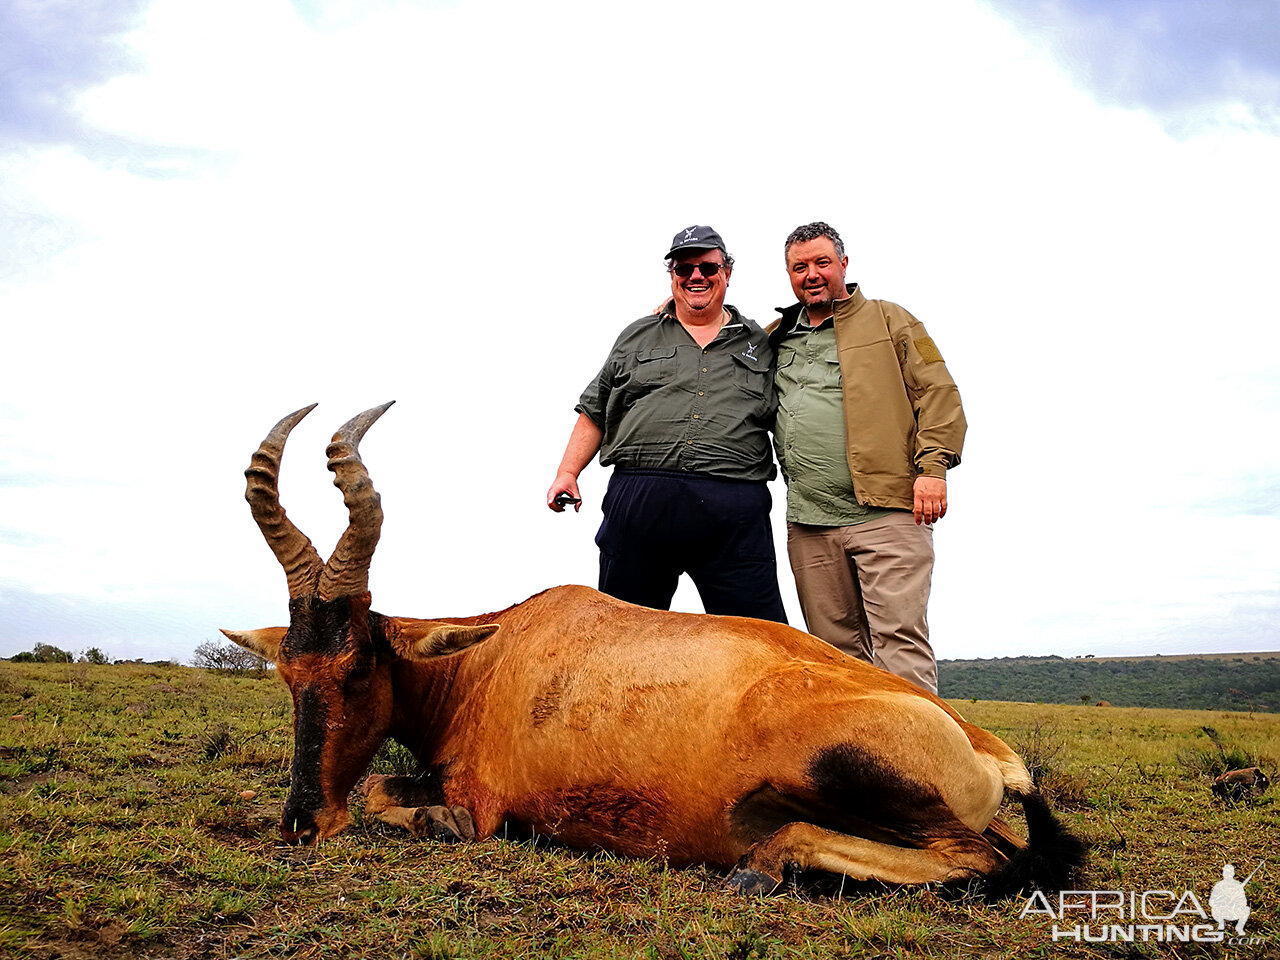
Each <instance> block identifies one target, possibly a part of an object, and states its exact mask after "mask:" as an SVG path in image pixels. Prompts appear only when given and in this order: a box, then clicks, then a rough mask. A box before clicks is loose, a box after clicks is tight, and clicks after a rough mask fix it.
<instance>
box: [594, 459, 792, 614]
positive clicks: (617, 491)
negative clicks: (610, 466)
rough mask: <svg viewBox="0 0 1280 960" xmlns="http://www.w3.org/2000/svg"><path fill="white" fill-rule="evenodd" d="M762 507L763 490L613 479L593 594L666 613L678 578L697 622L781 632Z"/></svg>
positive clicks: (644, 477)
mask: <svg viewBox="0 0 1280 960" xmlns="http://www.w3.org/2000/svg"><path fill="white" fill-rule="evenodd" d="M772 504H773V498H772V497H771V496H770V495H769V488H768V487H767V486H766V485H765V484H764V482H763V481H759V482H753V481H745V480H722V479H719V478H717V477H707V476H700V475H697V474H681V473H668V472H665V471H659V470H614V472H613V476H612V477H610V479H609V489H608V491H607V492H606V493H605V495H604V502H603V503H602V505H601V506H602V509H603V510H604V522H603V523H602V524H600V530H599V532H598V533H597V534H596V546H598V547H599V548H600V590H601V592H602V593H607V594H609V595H610V596H613V597H617V598H618V599H619V600H626V601H627V602H628V603H638V604H640V605H641V606H645V607H653V608H654V609H657V610H669V609H670V608H671V598H672V597H673V596H674V595H675V592H676V584H677V583H678V581H679V580H680V574H682V573H687V574H689V577H690V578H691V579H692V580H693V583H694V586H696V587H697V588H698V595H699V596H700V597H701V598H702V606H703V608H704V609H705V610H706V612H707V613H715V614H723V615H726V616H734V617H757V618H759V619H761V620H776V621H777V622H778V623H786V622H787V614H786V612H785V611H784V610H783V608H782V595H781V594H780V593H779V592H778V564H777V559H776V557H775V555H774V551H773V529H772V528H771V527H770V526H769V508H770V507H771V506H772Z"/></svg>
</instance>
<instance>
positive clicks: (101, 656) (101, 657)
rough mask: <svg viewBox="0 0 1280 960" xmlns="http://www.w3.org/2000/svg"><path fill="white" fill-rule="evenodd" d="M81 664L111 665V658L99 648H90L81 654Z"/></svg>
mask: <svg viewBox="0 0 1280 960" xmlns="http://www.w3.org/2000/svg"><path fill="white" fill-rule="evenodd" d="M80 662H81V663H93V664H104V663H110V662H111V658H110V657H108V656H107V655H106V654H105V653H103V652H102V651H101V650H99V649H98V648H97V647H90V648H89V649H88V650H86V651H85V652H84V653H82V654H80Z"/></svg>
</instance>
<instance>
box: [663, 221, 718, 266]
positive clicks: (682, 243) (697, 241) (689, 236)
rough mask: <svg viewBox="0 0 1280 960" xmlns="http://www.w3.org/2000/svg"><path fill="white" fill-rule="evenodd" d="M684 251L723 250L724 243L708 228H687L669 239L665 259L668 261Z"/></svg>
mask: <svg viewBox="0 0 1280 960" xmlns="http://www.w3.org/2000/svg"><path fill="white" fill-rule="evenodd" d="M684 250H722V251H724V253H726V254H728V252H729V251H728V250H725V247H724V241H723V240H721V239H720V234H718V233H716V232H715V231H714V230H712V229H711V228H710V227H699V226H694V227H687V228H686V229H684V230H681V231H680V232H679V233H677V234H676V235H675V236H674V237H672V238H671V249H670V250H668V251H667V256H666V259H668V260H670V259H671V258H672V257H674V256H675V255H676V254H677V253H680V252H681V251H684Z"/></svg>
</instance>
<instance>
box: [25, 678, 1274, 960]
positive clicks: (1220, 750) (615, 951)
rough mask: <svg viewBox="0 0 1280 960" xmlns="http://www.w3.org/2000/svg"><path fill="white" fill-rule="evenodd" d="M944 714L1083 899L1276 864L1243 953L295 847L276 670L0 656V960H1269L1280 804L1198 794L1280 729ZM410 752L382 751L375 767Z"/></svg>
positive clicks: (1188, 885) (516, 856)
mask: <svg viewBox="0 0 1280 960" xmlns="http://www.w3.org/2000/svg"><path fill="white" fill-rule="evenodd" d="M955 706H956V707H957V709H959V710H960V712H962V713H963V714H965V715H966V716H967V717H968V718H969V719H971V720H973V721H975V722H977V723H979V724H981V725H983V726H985V727H987V728H988V729H990V730H992V731H993V732H995V733H997V734H999V735H1000V736H1002V737H1004V738H1005V739H1006V740H1008V741H1009V742H1010V743H1011V744H1012V745H1014V746H1015V748H1018V749H1019V750H1020V751H1021V752H1022V753H1023V755H1024V757H1026V758H1027V759H1028V762H1029V765H1031V766H1032V767H1033V770H1035V771H1036V772H1037V773H1038V774H1039V775H1040V776H1041V778H1042V783H1043V786H1044V789H1045V791H1046V793H1047V794H1048V795H1049V796H1050V798H1051V800H1052V802H1053V804H1054V806H1055V807H1056V808H1057V809H1058V810H1059V811H1060V812H1061V815H1062V817H1063V819H1064V821H1065V822H1067V823H1068V824H1069V825H1070V826H1071V828H1072V829H1074V830H1076V831H1077V832H1079V833H1080V834H1082V835H1083V836H1085V837H1087V838H1088V839H1089V840H1090V841H1091V842H1092V843H1093V844H1094V849H1093V852H1092V854H1091V856H1090V860H1089V865H1088V875H1087V877H1086V882H1085V883H1084V884H1083V885H1082V886H1085V887H1088V888H1091V889H1101V890H1121V891H1136V892H1139V893H1140V892H1142V891H1146V890H1169V891H1174V892H1175V894H1176V895H1179V896H1180V895H1181V894H1182V892H1183V891H1185V890H1191V891H1193V892H1194V894H1195V896H1196V897H1197V898H1198V902H1199V903H1201V904H1202V905H1203V907H1204V909H1205V910H1206V911H1207V910H1208V909H1209V890H1210V888H1211V887H1212V885H1213V883H1214V882H1215V881H1216V880H1218V879H1220V878H1221V875H1222V867H1223V864H1224V863H1228V862H1230V863H1233V864H1235V865H1236V867H1237V869H1238V875H1239V877H1240V878H1241V879H1243V877H1244V876H1245V875H1246V874H1248V873H1249V872H1250V871H1252V870H1253V869H1254V868H1255V867H1257V866H1258V864H1259V862H1261V861H1263V860H1267V861H1268V862H1267V863H1266V865H1264V866H1263V867H1262V869H1261V870H1260V871H1258V873H1257V874H1256V876H1255V877H1254V879H1253V880H1252V882H1250V884H1249V885H1248V887H1247V894H1248V897H1249V903H1250V905H1251V906H1252V909H1253V914H1252V916H1251V918H1250V920H1249V923H1248V927H1247V929H1246V936H1247V937H1248V938H1250V939H1251V940H1253V941H1254V942H1251V943H1246V944H1242V945H1225V944H1222V945H1212V946H1203V945H1197V944H1183V943H1179V944H1167V943H1147V944H1142V943H1136V944H1114V945H1105V944H1077V943H1075V942H1074V941H1071V940H1066V941H1064V940H1059V941H1057V942H1056V943H1055V942H1054V940H1053V939H1052V935H1051V930H1052V926H1053V920H1051V919H1050V918H1048V917H1046V916H1043V915H1032V916H1028V917H1026V918H1020V913H1021V912H1022V909H1023V906H1024V904H1025V901H1024V900H1023V899H1021V898H1019V899H1017V900H1011V901H1007V902H1004V903H997V904H987V903H985V902H983V901H981V900H978V899H976V898H973V897H969V896H965V895H963V894H960V893H956V892H952V891H943V890H937V889H932V888H923V889H889V888H885V887H881V886H878V885H855V884H853V883H845V884H841V883H839V882H838V881H836V880H831V879H828V878H803V879H802V881H801V882H800V883H798V884H793V885H792V886H791V887H790V889H789V890H788V891H787V892H786V893H785V894H782V895H778V896H774V897H771V898H769V899H766V900H746V899H741V898H738V897H734V896H732V895H730V894H728V893H726V892H725V891H724V890H723V889H722V882H723V878H722V877H721V876H720V875H719V874H718V873H716V872H714V871H709V870H703V869H685V870H676V869H669V868H667V867H666V866H665V865H664V864H662V863H657V862H636V861H626V860H621V859H618V858H615V857H611V856H606V855H595V856H592V855H587V854H582V853H577V852H573V851H568V850H564V849H560V848H556V847H555V846H553V845H550V844H548V843H531V842H527V841H520V842H517V841H506V840H499V839H494V840H488V841H484V842H479V843H471V844H456V845H442V844H438V843H432V842H429V841H416V840H413V839H412V838H410V837H408V836H407V835H405V834H402V833H399V832H396V831H393V830H392V829H391V828H388V827H385V826H383V825H382V824H380V823H377V822H375V821H373V820H372V819H370V820H365V819H364V818H363V817H362V815H361V810H360V807H359V804H358V802H357V803H355V804H354V805H353V814H354V823H353V825H352V827H351V828H350V829H349V830H348V831H347V832H346V833H344V834H342V835H341V836H339V837H337V838H335V839H333V840H331V841H328V842H326V843H323V844H321V845H320V846H318V847H315V848H308V849H298V848H292V847H286V846H284V845H282V844H281V843H280V841H279V835H278V831H277V819H278V817H279V814H280V809H281V806H282V804H283V802H284V797H285V793H286V790H287V786H288V763H289V756H290V753H291V750H292V743H291V711H290V706H289V700H288V695H287V692H286V691H285V689H284V687H283V686H282V685H281V684H279V682H278V681H277V680H276V679H275V678H274V677H270V676H268V677H249V676H233V675H223V674H216V673H211V672H208V671H200V670H195V669H192V668H185V667H176V666H175V667H151V666H142V665H116V666H90V665H87V664H11V663H7V662H0V791H2V792H0V956H5V957H9V956H18V957H22V956H29V957H41V958H53V957H67V958H79V957H94V958H114V957H126V956H129V957H132V956H145V957H157V958H160V957H174V958H179V957H180V958H186V957H213V958H232V957H244V958H248V957H333V956H351V957H370V958H374V957H377V958H383V957H424V958H446V957H468V958H470V957H475V958H488V957H495V958H496V957H526V956H548V957H620V958H631V957H645V958H654V960H676V958H693V957H699V958H700V957H715V958H726V960H748V958H757V957H758V958H766V957H770V958H773V957H776V958H782V957H795V958H813V960H817V958H827V957H908V956H911V957H914V956H927V957H991V958H999V957H1011V956H1018V957H1023V958H1034V957H1100V956H1107V957H1144V956H1151V957H1198V956H1204V957H1210V956H1212V957H1223V956H1227V957H1277V956H1280V921H1278V920H1277V910H1278V909H1280V844H1278V843H1277V841H1278V840H1280V804H1277V803H1276V802H1275V796H1274V795H1273V793H1266V794H1264V795H1263V796H1262V797H1261V798H1260V799H1258V800H1255V801H1252V802H1244V803H1240V804H1235V805H1226V804H1223V803H1222V802H1220V801H1216V800H1215V799H1214V798H1213V797H1212V796H1211V794H1210V792H1209V775H1210V773H1211V772H1212V771H1213V770H1214V769H1215V767H1217V766H1220V765H1221V763H1222V762H1223V760H1224V758H1226V759H1233V760H1236V761H1239V760H1241V759H1254V760H1258V761H1261V762H1262V764H1263V766H1264V768H1265V769H1266V770H1267V773H1268V775H1270V776H1272V778H1273V779H1274V777H1275V774H1276V760H1277V758H1278V757H1280V715H1276V714H1258V715H1255V716H1252V717H1250V716H1248V715H1247V714H1243V713H1229V714H1228V713H1216V712H1196V711H1175V710H1143V709H1117V708H1105V707H1101V708H1100V707H1092V706H1088V707H1086V706H1044V705H1034V704H1012V703H987V702H969V701H961V702H957V703H956V704H955ZM1205 727H1209V728H1211V729H1212V730H1213V734H1214V737H1215V738H1216V741H1215V740H1212V739H1210V736H1209V735H1208V734H1206V733H1205V731H1204V729H1203V728H1205ZM406 760H407V758H406V757H405V756H404V752H403V751H402V750H400V749H399V748H394V749H388V748H384V751H383V754H381V755H380V756H379V758H378V759H377V760H376V761H375V768H376V769H381V770H385V771H391V770H401V769H403V768H404V766H405V764H406ZM1277 789H1280V788H1277ZM1085 919H1087V918H1085ZM1188 919H1189V918H1188V917H1186V916H1183V917H1182V918H1181V922H1186V921H1187V920H1188ZM1074 922H1075V921H1072V923H1074ZM1113 922H1114V921H1113ZM1139 922H1141V921H1139ZM1064 925H1068V924H1066V923H1065V922H1064Z"/></svg>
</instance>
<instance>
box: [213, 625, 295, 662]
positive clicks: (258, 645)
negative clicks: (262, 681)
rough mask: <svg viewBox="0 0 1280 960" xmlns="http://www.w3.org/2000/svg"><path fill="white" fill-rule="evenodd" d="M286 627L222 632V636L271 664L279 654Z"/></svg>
mask: <svg viewBox="0 0 1280 960" xmlns="http://www.w3.org/2000/svg"><path fill="white" fill-rule="evenodd" d="M288 629H289V628H288V627H263V628H262V629H261V630H223V631H222V635H223V636H224V637H226V638H227V639H228V640H230V641H232V642H233V643H238V644H240V646H242V647H244V648H245V649H246V650H249V651H251V652H253V653H256V654H257V655H258V656H260V657H266V658H267V659H268V660H270V661H271V662H272V663H275V662H276V656H277V655H278V654H279V653H280V643H281V642H282V641H283V640H284V635H285V633H286V632H287V631H288Z"/></svg>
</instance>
